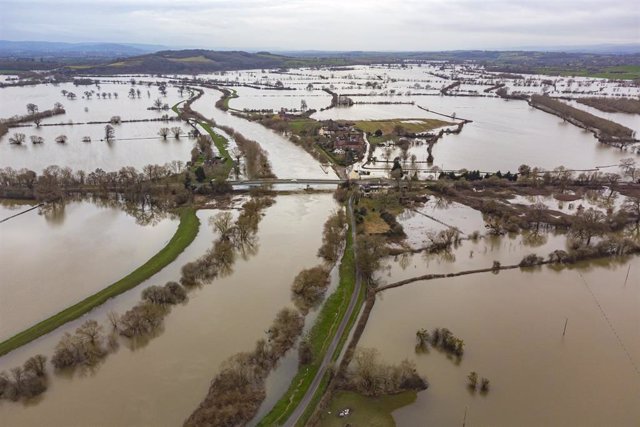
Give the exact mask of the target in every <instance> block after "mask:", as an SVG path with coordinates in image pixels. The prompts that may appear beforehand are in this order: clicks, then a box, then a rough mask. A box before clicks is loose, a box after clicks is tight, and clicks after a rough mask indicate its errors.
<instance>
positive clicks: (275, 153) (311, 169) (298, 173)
mask: <svg viewBox="0 0 640 427" xmlns="http://www.w3.org/2000/svg"><path fill="white" fill-rule="evenodd" d="M219 98H220V92H218V91H213V90H207V89H205V92H204V95H203V96H202V97H200V98H199V99H198V100H196V101H195V102H194V103H193V105H192V108H193V109H194V110H195V111H198V112H199V113H202V114H203V115H204V116H205V117H210V118H213V119H214V120H215V121H216V123H218V124H220V125H225V126H231V127H232V128H234V129H235V130H236V131H238V132H240V133H241V134H242V135H243V136H245V137H246V138H249V139H253V140H254V141H257V142H258V143H259V144H260V146H261V147H262V148H263V149H264V150H265V151H267V153H269V161H270V162H271V165H272V170H273V172H274V173H275V174H276V176H278V177H279V178H318V179H325V178H335V173H334V172H333V170H332V169H331V168H328V169H327V170H326V172H325V171H324V170H323V169H322V168H321V167H320V164H319V163H318V161H317V160H315V159H314V158H313V157H311V155H310V154H308V153H307V152H306V151H304V150H303V149H302V148H300V147H298V146H296V145H295V144H294V143H293V142H291V141H289V140H288V139H286V138H284V137H283V136H281V135H279V134H277V133H276V132H274V131H272V130H270V129H267V128H266V127H264V126H262V125H261V124H259V123H254V122H250V121H248V120H245V119H241V118H239V117H236V116H233V115H231V114H229V113H227V112H224V111H221V110H219V109H217V108H215V102H216V101H217V100H218V99H219Z"/></svg>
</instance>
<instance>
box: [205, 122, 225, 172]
mask: <svg viewBox="0 0 640 427" xmlns="http://www.w3.org/2000/svg"><path fill="white" fill-rule="evenodd" d="M199 123H200V126H202V128H203V129H204V130H205V131H207V133H208V134H209V135H210V136H211V139H213V144H214V145H215V146H216V148H217V149H218V152H219V153H220V157H222V158H224V165H225V168H226V171H227V176H228V175H229V172H230V171H231V168H232V167H233V159H232V158H231V155H230V154H229V150H227V145H228V144H229V141H227V139H226V138H225V137H223V136H222V135H218V134H217V133H215V132H214V131H213V129H211V126H210V125H209V124H208V123H205V122H199Z"/></svg>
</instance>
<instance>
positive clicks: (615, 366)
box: [359, 257, 640, 426]
mask: <svg viewBox="0 0 640 427" xmlns="http://www.w3.org/2000/svg"><path fill="white" fill-rule="evenodd" d="M629 266H630V275H629V278H628V280H626V281H625V277H626V274H627V271H628V268H629ZM639 274H640V258H637V257H636V258H633V259H631V260H629V261H628V263H627V262H621V263H618V262H612V263H608V262H602V263H594V264H582V265H579V266H577V267H576V268H570V269H562V270H559V271H556V270H554V269H552V268H548V267H544V268H541V269H536V270H533V271H531V270H527V271H519V270H509V271H502V272H500V273H499V274H497V275H494V274H491V273H486V274H476V275H472V276H461V277H456V278H451V279H441V280H433V281H427V282H416V283H412V284H410V285H405V286H404V287H400V288H395V289H391V290H389V291H385V292H383V293H382V295H380V296H379V297H378V302H377V303H376V305H375V307H374V309H373V312H372V314H371V317H370V319H369V322H368V325H367V328H366V330H365V333H364V335H363V337H362V339H361V341H360V343H359V345H360V346H362V347H375V348H377V349H378V350H379V351H380V354H381V356H382V359H384V360H385V361H387V362H393V363H397V362H400V361H401V360H402V359H405V358H408V359H409V360H412V361H415V362H416V364H417V366H418V370H419V372H420V373H421V374H424V375H426V376H427V377H428V379H429V381H430V387H429V389H428V390H426V391H423V392H420V393H418V399H417V401H416V402H415V403H414V404H411V405H409V406H406V407H403V408H401V409H398V410H397V411H395V412H394V413H393V416H394V419H395V422H396V423H397V425H400V426H404V425H407V426H417V425H434V426H437V425H460V424H461V423H462V421H463V419H464V414H465V411H467V418H466V424H467V425H496V426H497V425H500V426H502V425H505V426H506V425H520V426H539V425H558V426H559V425H583V426H601V425H617V426H633V425H637V422H638V420H639V419H640V408H639V407H638V405H637V402H638V400H639V399H640V372H639V371H638V367H637V361H638V360H640V330H638V325H639V321H640V318H639V317H638V310H637V309H638V298H637V296H638V292H640V276H639ZM394 279H395V277H394ZM566 319H568V322H567V330H566V334H565V336H564V337H563V327H564V324H565V320H566ZM436 327H446V328H448V329H450V330H451V331H452V332H453V333H454V334H455V335H456V336H458V337H460V338H462V339H464V342H465V353H464V356H463V357H462V360H461V362H460V363H457V362H456V361H455V360H454V359H449V358H447V356H446V355H445V354H444V353H441V352H440V351H438V350H435V349H431V350H430V352H428V353H426V354H417V353H416V352H415V349H414V347H415V345H416V338H415V333H416V331H417V330H418V329H420V328H427V329H429V330H431V329H433V328H436ZM470 371H477V372H478V375H480V376H485V377H487V378H489V379H490V381H491V389H490V391H489V393H488V394H486V395H483V394H481V393H479V392H476V393H473V392H470V391H469V389H468V388H467V386H466V376H467V375H468V374H469V372H470Z"/></svg>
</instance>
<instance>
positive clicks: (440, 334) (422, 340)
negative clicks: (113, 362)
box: [416, 328, 464, 358]
mask: <svg viewBox="0 0 640 427" xmlns="http://www.w3.org/2000/svg"><path fill="white" fill-rule="evenodd" d="M416 339H417V341H418V342H417V344H416V351H420V352H425V351H428V349H429V344H431V345H432V346H433V347H434V348H437V349H439V350H442V351H444V352H446V353H447V354H450V355H454V356H456V357H458V358H460V357H462V355H463V354H464V340H462V339H461V338H458V337H456V336H455V335H454V334H453V333H452V332H451V331H450V330H449V329H447V328H435V329H434V330H433V331H431V333H429V331H427V330H426V329H420V330H418V332H416Z"/></svg>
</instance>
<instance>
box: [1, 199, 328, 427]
mask: <svg viewBox="0 0 640 427" xmlns="http://www.w3.org/2000/svg"><path fill="white" fill-rule="evenodd" d="M334 208H335V204H334V202H333V200H332V198H331V196H330V195H326V196H282V197H278V198H277V201H276V204H275V205H273V206H272V207H271V208H269V209H268V210H267V212H266V217H265V218H264V219H263V220H262V222H261V223H260V231H259V232H258V239H259V250H258V253H257V254H256V255H255V256H251V257H249V258H248V259H247V260H243V259H239V260H238V261H237V262H236V264H235V266H234V271H233V273H232V274H231V275H230V276H227V277H224V278H220V279H217V280H214V281H213V282H212V283H210V284H208V285H206V286H205V287H203V288H201V289H198V290H195V291H192V292H190V293H189V301H188V302H187V303H186V304H185V305H179V306H176V307H174V308H173V310H172V312H171V313H170V314H169V316H168V317H167V318H166V319H165V326H164V329H163V330H162V331H161V332H160V334H159V335H158V336H157V337H155V338H153V339H151V340H150V341H149V342H148V343H147V344H142V345H140V346H139V347H137V348H135V349H132V348H128V347H127V346H126V345H123V346H122V347H121V348H120V350H119V351H118V352H117V353H116V354H113V355H110V356H108V357H107V359H106V360H105V361H104V363H102V364H100V365H99V366H98V367H97V368H96V370H95V371H92V372H86V373H84V374H81V373H79V372H78V373H77V374H76V375H74V376H69V377H67V376H59V375H54V377H53V378H52V380H51V384H50V387H49V390H48V391H47V392H46V393H45V394H44V395H43V396H42V398H41V399H39V401H38V402H32V403H30V404H28V405H22V404H15V403H11V402H2V403H0V413H1V414H2V419H3V422H6V423H8V425H24V426H29V425H34V426H35V425H40V423H41V421H42V420H43V419H47V420H48V421H47V422H48V425H52V426H71V425H77V426H86V425H158V426H159V425H162V426H165V425H166V426H175V425H180V424H181V423H182V421H183V420H184V419H185V418H186V417H187V416H188V415H189V414H190V413H191V411H192V410H193V409H195V408H196V406H197V405H198V403H199V402H200V400H201V399H202V398H203V397H204V396H205V394H206V391H207V388H208V385H209V382H210V381H211V379H212V378H213V377H214V376H215V374H216V372H217V370H218V369H219V367H220V364H221V363H222V362H223V361H224V360H225V359H226V358H227V357H229V356H231V355H233V354H234V353H236V352H239V351H245V350H250V349H251V348H252V347H253V345H254V343H255V341H256V340H257V339H259V338H261V337H263V336H264V328H265V326H264V325H268V324H270V322H271V321H272V319H273V317H274V316H275V314H276V312H277V311H278V310H279V309H280V308H282V307H284V306H289V305H290V304H291V302H290V293H291V291H290V286H291V283H292V281H293V278H294V277H295V275H296V274H297V273H298V272H299V271H300V270H301V269H302V268H308V267H312V266H313V265H316V264H317V263H318V261H319V260H318V258H317V257H316V251H317V250H318V247H319V246H320V242H321V231H322V224H323V223H324V221H325V220H326V218H327V217H328V215H329V214H330V212H331V211H332V210H333V209H334ZM213 214H215V211H200V212H199V213H198V215H199V217H200V220H201V222H202V227H201V231H200V233H199V235H198V237H197V238H196V240H195V241H194V243H193V244H192V245H191V246H190V247H189V248H188V249H187V250H186V251H185V252H184V253H183V254H182V255H181V256H180V257H178V259H177V260H176V261H175V262H174V263H172V264H171V265H169V266H168V267H167V268H165V269H164V270H162V271H161V272H160V273H158V275H156V276H154V277H152V278H151V279H150V280H149V281H148V282H149V283H150V284H162V283H164V282H165V281H166V280H175V279H177V278H178V277H179V271H180V270H179V269H180V267H181V266H182V265H183V264H184V263H185V262H187V261H190V260H193V259H195V258H197V257H198V256H200V255H201V254H202V253H203V252H204V251H205V250H206V249H208V248H209V247H210V246H211V243H212V240H213V239H214V237H215V236H214V235H213V234H212V232H211V228H210V227H209V226H208V225H206V224H207V220H208V218H209V217H211V216H212V215H213ZM285 253H286V254H288V255H287V256H286V257H279V258H280V260H279V262H278V263H277V264H274V262H273V257H274V254H285ZM276 267H277V268H276ZM266 272H268V273H266ZM144 286H145V284H143V285H141V286H139V287H138V288H135V289H134V290H132V291H130V292H127V293H125V294H122V295H120V296H119V297H117V298H115V300H113V301H110V302H109V303H108V304H105V306H104V307H101V308H100V309H99V310H95V313H94V312H92V314H91V315H90V316H91V317H96V316H97V317H98V318H104V317H103V316H104V315H105V314H106V312H107V311H108V310H111V309H116V310H118V311H122V310H124V309H127V308H128V307H130V306H131V305H133V304H134V303H135V302H136V301H137V300H138V298H139V295H140V292H141V290H142V289H143V288H144ZM239 307H242V309H238V308H239ZM74 323H75V322H74ZM73 327H74V324H73V323H72V324H69V329H72V328H73ZM65 328H66V327H65ZM55 334H58V331H56V333H55ZM51 335H54V334H51ZM54 342H55V341H52V340H51V336H47V337H43V339H41V340H38V341H35V342H33V343H32V344H29V345H27V346H26V347H25V348H23V349H20V353H21V354H20V355H19V356H20V357H25V356H26V355H27V354H29V355H30V354H33V353H35V352H39V351H40V352H43V353H49V352H50V351H51V349H52V346H53V344H54ZM16 353H17V352H16ZM20 361H21V359H20V358H18V355H17V354H13V353H12V354H9V355H7V356H5V357H4V358H2V359H0V366H1V367H2V369H4V368H8V367H10V366H12V365H13V363H15V362H18V363H19V362H20ZM132 402H135V404H132ZM70 414H72V415H70Z"/></svg>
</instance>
